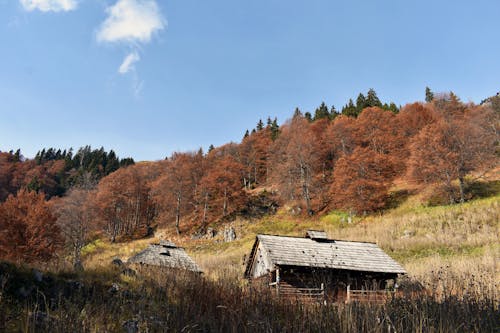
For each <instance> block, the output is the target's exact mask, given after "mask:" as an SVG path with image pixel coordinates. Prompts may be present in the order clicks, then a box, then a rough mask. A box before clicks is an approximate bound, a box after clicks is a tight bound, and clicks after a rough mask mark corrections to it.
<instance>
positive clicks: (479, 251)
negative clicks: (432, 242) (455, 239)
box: [385, 245, 488, 263]
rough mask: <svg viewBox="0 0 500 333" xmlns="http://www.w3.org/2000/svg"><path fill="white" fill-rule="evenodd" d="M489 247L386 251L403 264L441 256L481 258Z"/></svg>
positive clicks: (467, 246) (445, 247)
mask: <svg viewBox="0 0 500 333" xmlns="http://www.w3.org/2000/svg"><path fill="white" fill-rule="evenodd" d="M487 247H488V246H472V245H463V246H434V247H414V248H409V249H398V250H390V249H385V250H386V251H387V253H388V254H389V255H390V256H391V257H392V258H394V259H396V260H398V261H401V262H403V263H406V262H410V261H414V260H418V259H422V258H427V257H432V256H436V255H438V256H440V257H443V258H449V257H454V256H474V257H477V256H481V255H483V254H484V252H485V250H486V248H487Z"/></svg>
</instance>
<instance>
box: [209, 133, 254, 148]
mask: <svg viewBox="0 0 500 333" xmlns="http://www.w3.org/2000/svg"><path fill="white" fill-rule="evenodd" d="M254 131H255V130H254ZM214 149H215V147H214V145H212V144H211V145H210V146H208V152H209V153H210V152H211V151H212V150H214Z"/></svg>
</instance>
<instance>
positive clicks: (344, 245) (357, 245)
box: [257, 235, 406, 274]
mask: <svg viewBox="0 0 500 333" xmlns="http://www.w3.org/2000/svg"><path fill="white" fill-rule="evenodd" d="M257 240H258V242H260V243H261V244H262V245H263V247H264V248H265V249H266V252H267V253H268V255H269V258H270V259H271V261H272V263H273V265H284V266H305V267H318V268H335V269H345V270H353V271H363V272H383V273H398V274H399V273H401V274H402V273H406V271H405V270H404V268H403V267H401V265H399V264H398V263H397V262H396V261H394V260H393V259H392V258H391V257H390V256H389V255H387V254H386V253H385V252H384V251H383V250H382V249H381V248H379V247H378V246H377V244H374V243H364V242H350V241H340V240H335V241H333V240H330V241H326V242H325V241H315V240H313V239H310V238H300V237H283V236H271V235H257Z"/></svg>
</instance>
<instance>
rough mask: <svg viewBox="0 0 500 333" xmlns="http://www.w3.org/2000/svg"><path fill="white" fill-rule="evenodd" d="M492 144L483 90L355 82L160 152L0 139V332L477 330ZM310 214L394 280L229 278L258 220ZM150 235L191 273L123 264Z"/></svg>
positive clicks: (491, 295) (491, 284)
mask: <svg viewBox="0 0 500 333" xmlns="http://www.w3.org/2000/svg"><path fill="white" fill-rule="evenodd" d="M499 143H500V96H499V95H498V94H497V95H496V96H492V97H489V98H486V99H485V100H483V101H482V102H481V103H480V104H479V105H477V104H474V103H465V102H462V101H461V100H460V99H459V98H458V96H456V95H455V94H453V93H451V92H449V93H433V92H432V91H431V90H430V89H428V88H427V89H426V91H425V101H423V102H414V103H410V104H407V105H404V106H402V107H398V106H396V105H395V104H394V103H382V102H381V101H380V100H379V98H378V97H377V94H376V93H375V91H374V90H373V89H370V90H369V91H368V93H367V94H366V95H364V94H359V96H358V98H357V99H356V102H355V103H354V102H353V101H352V100H350V101H348V103H347V104H346V105H345V106H344V107H342V108H341V110H340V111H337V110H336V109H335V107H333V106H331V107H329V106H327V105H326V104H325V103H321V104H320V106H319V107H318V108H316V109H315V110H314V111H313V112H308V111H305V112H303V111H301V110H299V109H296V110H295V111H294V112H293V115H292V117H291V118H290V119H289V120H287V121H285V122H284V123H282V124H278V120H277V119H276V118H274V119H273V118H271V117H269V118H268V119H267V121H266V122H263V121H262V120H259V121H258V122H257V124H256V126H255V128H253V129H251V130H248V131H246V132H245V133H244V134H243V135H242V139H241V141H240V142H238V143H235V142H231V143H228V144H225V145H222V146H219V147H213V146H210V147H209V149H208V151H207V152H204V151H203V150H202V149H201V148H200V149H199V150H197V151H190V152H175V153H173V154H171V155H170V156H168V157H166V158H165V159H163V160H159V161H142V162H135V161H134V160H133V159H132V158H130V157H127V158H119V157H118V156H117V154H116V153H115V152H114V151H113V150H110V151H106V150H105V149H104V148H99V149H93V148H92V147H90V146H85V147H82V148H79V149H78V150H76V152H75V151H73V149H69V150H64V149H59V148H46V149H42V150H41V151H39V152H38V153H37V154H36V156H35V157H34V158H32V159H30V158H25V157H24V156H23V155H22V153H21V150H17V151H14V150H12V151H9V152H0V331H12V332H20V331H22V332H165V331H174V332H181V331H182V332H211V331H214V332H275V331H276V332H281V331H283V332H320V331H321V332H327V331H328V332H361V331H363V332H493V331H495V329H496V328H498V326H499V325H500V323H499V318H500V316H498V311H499V310H498V309H499V294H498V291H499V290H500V289H499V284H498V264H497V262H498V250H499V248H498V237H499V235H498V232H499V229H498V223H499V221H500V219H499V216H500V201H499V198H500V197H499V195H500V186H499V185H500V183H499V176H498V169H499V166H500V163H499V161H500V160H499V157H500V146H499ZM226 228H233V233H234V232H235V235H236V238H235V239H233V240H231V241H226V240H225V239H224V231H225V230H226ZM317 228H321V229H323V230H325V231H326V232H327V233H328V234H329V235H330V236H331V237H332V238H333V239H341V240H357V241H368V242H376V243H377V245H379V246H380V247H381V248H382V249H383V250H384V251H386V252H387V253H388V254H389V255H390V256H391V257H393V258H394V259H396V260H397V261H398V262H400V263H401V264H402V265H403V266H404V267H405V269H406V270H407V272H408V275H407V276H406V275H405V276H401V277H399V278H398V284H400V290H401V291H402V294H400V295H399V296H397V297H393V298H391V299H390V300H387V301H386V302H385V303H384V304H371V303H357V302H352V303H346V304H335V303H328V304H321V305H319V304H316V303H311V304H308V303H306V304H304V303H301V302H299V301H294V300H287V299H282V298H279V297H277V296H276V295H275V294H274V293H270V292H269V289H268V288H267V289H259V288H258V286H257V284H256V285H253V284H252V283H250V282H249V281H247V280H245V279H244V278H243V269H244V267H245V266H244V264H245V262H246V260H247V258H248V257H247V256H248V253H249V251H250V249H251V246H252V244H253V242H254V240H255V235H256V234H262V233H271V234H280V235H290V236H297V235H303V234H304V232H305V230H307V229H317ZM234 230H235V231H234ZM161 239H170V240H173V241H175V243H177V244H180V245H181V246H182V247H185V249H186V251H187V252H188V253H189V254H190V255H192V256H193V258H194V260H195V261H196V262H197V264H198V265H200V267H202V269H203V274H201V275H199V274H195V275H193V274H191V273H190V272H187V271H186V272H183V271H175V272H174V271H171V270H161V269H159V270H151V271H149V272H148V271H141V273H140V274H138V273H136V271H134V270H133V269H132V270H131V269H129V268H127V266H123V262H122V259H123V261H125V260H126V258H127V257H130V256H131V255H133V254H135V253H137V251H139V250H142V249H144V248H145V247H147V246H148V245H149V244H151V243H152V242H154V241H157V240H161ZM117 263H118V265H117ZM242 263H243V264H242ZM207 296H210V297H207Z"/></svg>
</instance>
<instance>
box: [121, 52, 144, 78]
mask: <svg viewBox="0 0 500 333" xmlns="http://www.w3.org/2000/svg"><path fill="white" fill-rule="evenodd" d="M140 59H141V57H139V53H137V51H133V52H131V53H129V54H128V55H127V56H126V57H125V59H123V62H122V64H121V65H120V68H119V69H118V73H120V74H126V73H128V72H129V71H130V70H131V69H134V63H136V62H137V61H139V60H140Z"/></svg>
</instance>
